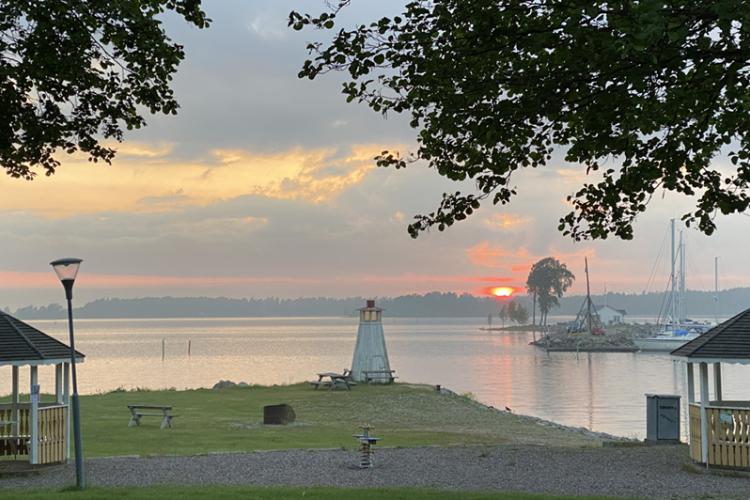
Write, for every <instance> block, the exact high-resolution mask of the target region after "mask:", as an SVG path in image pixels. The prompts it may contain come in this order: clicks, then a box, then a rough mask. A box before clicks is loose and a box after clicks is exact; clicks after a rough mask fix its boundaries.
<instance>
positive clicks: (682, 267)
mask: <svg viewBox="0 0 750 500" xmlns="http://www.w3.org/2000/svg"><path fill="white" fill-rule="evenodd" d="M679 312H680V318H679V322H680V323H684V322H685V320H686V319H687V304H686V303H685V239H684V237H683V232H682V231H680V311H679Z"/></svg>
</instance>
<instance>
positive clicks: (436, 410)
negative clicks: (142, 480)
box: [81, 384, 600, 457]
mask: <svg viewBox="0 0 750 500" xmlns="http://www.w3.org/2000/svg"><path fill="white" fill-rule="evenodd" d="M278 403H288V404H290V405H292V407H293V408H294V410H295V412H296V414H297V422H296V423H295V424H293V425H288V426H264V425H262V424H261V421H262V408H263V406H264V405H269V404H278ZM128 404H160V405H171V406H173V407H174V410H173V412H174V414H175V415H176V417H175V419H174V428H172V429H165V430H161V429H159V423H160V419H159V418H158V417H144V418H143V420H142V425H141V426H140V427H128V426H127V424H128V419H129V413H128V409H127V407H126V405H128ZM81 414H82V420H83V436H84V451H85V453H86V456H89V457H91V456H107V455H109V456H112V455H164V454H167V455H168V454H178V455H187V454H196V453H206V452H215V451H252V450H269V449H290V448H342V447H345V448H350V449H351V448H355V446H356V441H355V440H354V439H353V438H352V434H354V433H356V432H357V431H358V430H359V426H360V424H362V423H368V424H371V425H373V426H374V427H375V431H374V434H375V435H377V436H380V437H382V438H383V441H382V445H383V446H425V445H440V446H451V445H481V444H500V443H519V444H540V445H549V446H598V445H600V442H599V441H598V440H596V439H593V438H591V437H586V436H583V435H581V434H578V433H574V432H568V431H564V430H560V429H556V428H551V427H544V426H541V425H538V424H536V423H534V422H530V421H529V420H528V419H526V418H524V417H520V416H516V415H512V414H507V413H499V412H496V411H494V410H491V409H488V408H486V407H484V406H483V405H480V404H478V403H476V402H475V401H472V400H471V399H469V398H467V397H463V396H455V395H445V394H439V393H437V392H436V391H435V390H434V389H433V388H432V387H428V386H418V385H408V384H395V385H391V386H378V385H373V386H368V385H363V384H360V385H358V386H357V387H355V388H354V389H353V390H352V391H341V390H340V391H327V390H318V391H315V390H312V389H311V388H310V387H309V385H307V384H296V385H289V386H272V387H249V388H241V387H233V388H228V389H218V390H214V389H200V390H190V391H134V392H111V393H107V394H101V395H92V396H83V397H82V398H81Z"/></svg>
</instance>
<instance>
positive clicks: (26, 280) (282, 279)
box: [0, 270, 513, 291]
mask: <svg viewBox="0 0 750 500" xmlns="http://www.w3.org/2000/svg"><path fill="white" fill-rule="evenodd" d="M512 281H513V278H511V277H507V276H500V277H498V276H493V277H488V276H470V275H431V274H415V273H402V274H394V275H374V274H372V275H371V274H349V275H341V276H324V277H289V276H164V275H132V274H100V273H86V272H84V273H81V274H80V275H79V276H78V279H77V283H76V287H77V288H81V287H86V288H159V287H174V286H186V287H187V286H192V287H212V286H227V285H254V284H265V283H269V284H292V285H294V284H298V285H302V284H312V285H318V284H330V283H344V284H346V283H359V284H362V285H381V284H392V285H399V284H403V285H405V286H407V287H409V289H410V290H416V289H419V288H420V287H423V288H424V290H423V291H431V290H434V289H435V287H436V286H437V287H441V288H442V289H445V290H453V291H470V290H471V289H472V288H473V287H474V285H473V284H474V283H485V282H490V283H494V284H498V283H510V282H512ZM59 286H60V282H59V281H58V280H57V278H56V276H55V275H54V273H53V272H52V271H51V270H50V272H15V271H0V288H3V289H21V288H25V289H28V288H53V287H59Z"/></svg>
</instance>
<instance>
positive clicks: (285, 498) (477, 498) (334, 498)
mask: <svg viewBox="0 0 750 500" xmlns="http://www.w3.org/2000/svg"><path fill="white" fill-rule="evenodd" d="M23 496H24V499H26V500H48V499H53V498H54V499H61V500H65V499H70V500H109V499H117V498H126V499H130V498H132V499H164V498H180V499H181V500H191V499H196V500H197V499H201V500H202V499H206V498H210V499H212V500H213V499H218V500H230V499H237V498H242V499H247V500H291V499H298V498H304V499H305V500H350V499H352V498H356V499H357V500H426V499H431V500H566V499H573V498H576V499H589V500H595V499H604V498H606V497H570V496H552V495H532V494H527V493H474V492H467V491H435V490H418V489H409V488H397V489H349V488H278V487H274V488H259V487H237V486H210V487H181V486H180V487H155V488H127V489H126V488H91V489H89V490H85V491H76V490H65V491H62V492H61V491H57V490H48V491H24V493H23ZM11 498H13V499H15V498H18V492H17V491H15V492H12V491H11V492H7V491H6V492H0V500H3V499H11Z"/></svg>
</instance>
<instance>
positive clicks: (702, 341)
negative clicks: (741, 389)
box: [672, 309, 750, 363]
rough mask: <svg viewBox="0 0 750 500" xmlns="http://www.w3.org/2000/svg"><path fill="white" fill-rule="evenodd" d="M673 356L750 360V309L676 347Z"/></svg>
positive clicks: (744, 361)
mask: <svg viewBox="0 0 750 500" xmlns="http://www.w3.org/2000/svg"><path fill="white" fill-rule="evenodd" d="M672 356H675V357H680V358H691V359H695V358H698V359H701V360H706V361H708V360H714V361H724V360H725V361H728V362H732V361H733V362H739V363H748V362H750V309H746V310H745V311H742V312H741V313H739V314H737V315H736V316H734V317H732V318H730V319H728V320H726V321H725V322H723V323H721V324H719V325H716V326H715V327H713V328H711V329H710V330H708V331H707V332H706V333H704V334H703V335H701V336H699V337H697V338H695V339H693V340H691V341H690V342H688V343H687V344H685V345H683V346H682V347H679V348H677V349H675V350H674V351H672Z"/></svg>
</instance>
